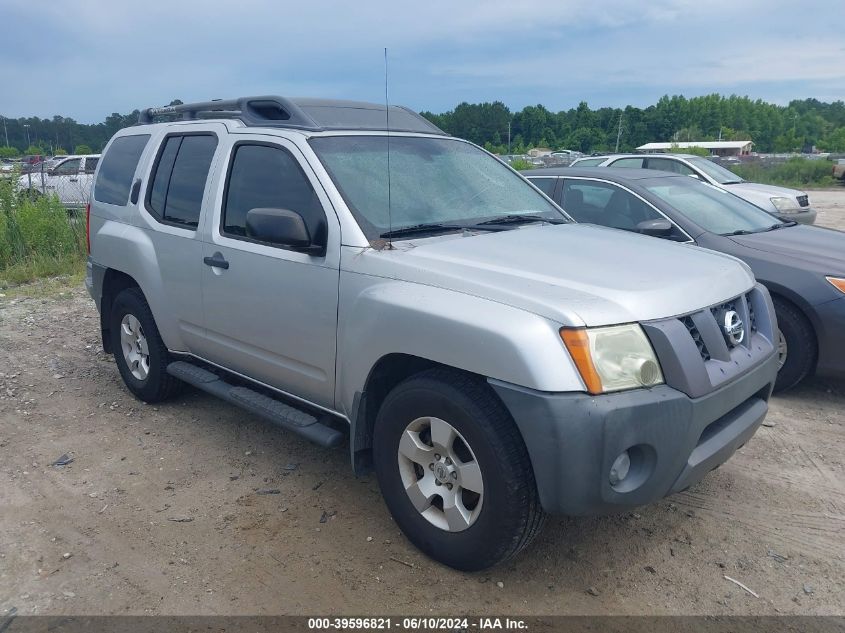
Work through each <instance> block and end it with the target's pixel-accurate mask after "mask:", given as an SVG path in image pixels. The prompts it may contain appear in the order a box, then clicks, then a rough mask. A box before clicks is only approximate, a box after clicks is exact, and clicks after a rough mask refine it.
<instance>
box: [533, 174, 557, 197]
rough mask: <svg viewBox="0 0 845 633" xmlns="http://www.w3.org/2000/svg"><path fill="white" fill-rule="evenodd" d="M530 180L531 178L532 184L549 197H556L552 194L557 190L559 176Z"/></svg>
mask: <svg viewBox="0 0 845 633" xmlns="http://www.w3.org/2000/svg"><path fill="white" fill-rule="evenodd" d="M528 180H530V181H531V184H532V185H534V186H535V187H537V189H539V190H540V191H542V192H543V193H544V194H546V195H547V196H549V198H553V197H554V196H553V195H552V194H554V192H555V184H556V183H557V178H529V179H528Z"/></svg>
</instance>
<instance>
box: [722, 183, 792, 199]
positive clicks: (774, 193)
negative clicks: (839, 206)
mask: <svg viewBox="0 0 845 633" xmlns="http://www.w3.org/2000/svg"><path fill="white" fill-rule="evenodd" d="M719 186H720V187H724V188H725V189H727V190H728V191H730V192H731V193H734V194H736V195H738V196H739V197H740V198H748V199H751V198H750V196H755V197H760V198H765V199H766V201H768V199H769V198H774V197H782V198H793V199H794V198H797V197H798V196H803V195H806V194H805V193H804V192H803V191H798V190H797V189H787V188H786V187H776V186H775V185H761V184H760V183H758V182H737V183H734V184H731V185H719Z"/></svg>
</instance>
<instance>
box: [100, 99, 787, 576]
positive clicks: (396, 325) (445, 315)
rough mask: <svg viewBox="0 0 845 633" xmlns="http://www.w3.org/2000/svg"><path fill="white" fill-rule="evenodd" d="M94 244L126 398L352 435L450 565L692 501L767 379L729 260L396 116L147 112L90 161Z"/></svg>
mask: <svg viewBox="0 0 845 633" xmlns="http://www.w3.org/2000/svg"><path fill="white" fill-rule="evenodd" d="M171 116H179V117H180V119H181V120H174V121H169V122H168V121H165V122H156V121H157V120H159V119H168V118H169V117H171ZM88 229H89V242H90V258H89V263H88V274H87V279H86V283H87V286H88V288H89V290H90V293H91V295H92V297H93V298H94V300H95V301H96V303H97V307H98V309H99V311H100V315H101V319H100V327H101V329H102V338H103V346H104V348H105V350H106V351H107V352H111V353H114V355H115V358H116V361H117V366H118V369H119V371H120V374H121V376H122V377H123V380H124V381H125V383H126V385H127V387H128V388H129V390H130V391H131V392H132V393H133V394H135V395H136V396H137V397H138V398H140V399H142V400H144V401H146V402H158V401H161V400H164V399H165V398H167V397H170V396H173V395H174V394H175V393H176V392H178V391H179V389H180V388H181V387H182V386H183V385H184V384H185V383H188V384H190V385H193V386H194V387H196V388H198V389H201V390H204V391H206V392H209V393H211V394H214V395H215V396H218V397H220V398H222V399H224V400H226V401H228V402H231V403H233V404H235V405H237V406H239V407H243V408H244V409H246V410H248V411H250V412H252V413H255V414H257V415H259V416H262V417H264V418H266V419H268V420H270V421H272V422H274V423H276V424H278V425H280V426H282V427H284V428H285V429H288V430H289V431H292V432H294V433H298V434H300V435H302V436H305V437H307V438H310V439H311V440H314V441H316V442H318V443H319V444H322V445H324V446H327V447H332V446H337V445H339V444H341V443H342V442H347V441H348V444H349V448H350V454H351V459H352V464H353V468H354V471H355V472H356V473H363V472H366V471H367V470H368V469H374V470H375V473H376V476H377V478H378V481H379V484H380V486H381V489H382V491H383V494H384V498H385V500H386V502H387V505H388V507H389V509H390V511H391V513H392V514H393V516H394V518H395V520H396V522H397V524H398V525H399V527H400V528H401V529H402V530H403V531H404V533H405V534H406V535H407V536H408V538H409V539H410V540H411V541H413V543H415V544H416V545H417V546H418V547H419V548H420V549H422V550H423V551H425V552H426V553H427V554H428V555H430V556H431V557H433V558H435V559H437V560H439V561H441V562H443V563H445V564H447V565H450V566H453V567H456V568H459V569H464V570H477V569H483V568H485V567H488V566H490V565H493V564H495V563H498V562H500V561H502V560H505V559H507V558H509V557H511V556H513V555H515V554H516V553H517V552H519V551H520V550H521V549H522V548H523V547H525V546H526V545H527V544H528V543H529V542H530V541H531V539H532V538H533V537H534V536H535V535H536V534H537V533H538V531H539V530H540V527H541V526H542V524H543V519H544V517H545V515H546V513H555V514H570V515H585V514H596V513H606V512H614V511H620V510H624V509H627V508H631V507H633V506H638V505H642V504H645V503H649V502H651V501H654V500H656V499H660V498H662V497H664V496H665V495H668V494H670V493H673V492H676V491H679V490H683V489H684V488H687V487H688V486H690V485H691V484H694V483H695V482H697V481H698V480H700V479H701V478H702V477H703V476H704V475H705V474H706V473H707V472H709V471H710V470H712V469H713V468H715V467H717V466H718V465H720V464H721V463H722V462H724V461H725V460H726V459H728V458H729V457H730V455H731V454H733V452H734V451H735V450H736V449H737V448H739V447H740V446H742V445H743V444H744V443H745V442H746V441H747V440H748V439H749V438H750V437H751V436H752V435H753V434H754V432H755V431H756V429H757V427H758V426H759V425H760V423H761V422H762V420H763V418H764V416H765V414H766V411H767V402H768V398H769V395H770V393H771V390H772V384H773V382H774V379H775V374H776V371H777V361H776V355H775V349H774V347H773V345H772V340H773V332H775V331H776V325H775V322H774V317H773V310H772V304H771V301H770V299H769V295H768V294H767V292H766V290H765V289H764V288H762V287H761V286H759V285H757V284H755V281H754V278H753V276H752V274H751V272H750V270H749V268H748V267H747V266H745V265H744V264H742V263H740V262H739V261H738V260H736V259H734V258H732V257H729V256H725V255H721V254H716V253H712V252H708V251H704V250H699V249H697V248H694V247H689V246H685V245H680V244H673V243H668V242H667V243H664V242H661V241H658V240H651V239H650V238H648V237H644V236H640V235H634V234H630V233H623V232H620V231H613V230H610V229H604V228H599V227H594V226H588V225H578V224H572V223H570V220H569V218H568V217H567V216H566V215H565V214H564V213H563V212H562V211H561V210H560V208H559V207H557V206H555V204H554V203H552V202H551V201H550V200H549V199H548V198H547V197H546V196H545V195H544V194H543V193H541V192H540V190H538V189H537V188H535V187H534V186H533V185H531V184H529V183H528V182H527V181H526V180H525V179H523V178H522V177H521V176H519V175H518V174H517V173H516V172H514V171H513V170H512V169H510V168H509V167H507V166H506V165H504V164H503V163H502V162H501V161H499V160H497V159H496V158H494V157H493V156H492V155H490V154H488V153H487V152H485V151H483V150H481V149H480V148H478V147H476V146H475V145H472V144H471V143H468V142H466V141H462V140H460V139H456V138H451V137H449V136H448V135H446V134H444V133H443V132H442V131H441V130H439V129H437V128H436V127H434V126H433V125H432V124H431V123H429V122H428V121H426V120H425V119H423V118H422V117H420V116H419V115H417V114H415V113H413V112H411V111H409V110H406V109H404V108H400V107H395V106H391V107H390V108H389V109H388V108H385V107H384V106H379V105H372V104H366V103H353V102H346V101H327V100H310V99H286V98H282V97H252V98H241V99H235V100H231V101H212V102H208V103H199V104H186V105H180V106H175V107H168V108H156V109H147V110H144V111H143V112H142V113H141V118H140V124H139V125H137V126H135V127H131V128H128V129H124V130H122V131H120V132H119V133H118V134H116V135H115V136H114V138H113V139H112V140H111V141H110V142H109V144H108V146H107V147H106V150H105V154H104V157H103V160H102V162H101V164H100V167H99V169H98V171H97V174H96V181H95V186H94V195H93V200H92V203H91V205H90V209H89V224H88Z"/></svg>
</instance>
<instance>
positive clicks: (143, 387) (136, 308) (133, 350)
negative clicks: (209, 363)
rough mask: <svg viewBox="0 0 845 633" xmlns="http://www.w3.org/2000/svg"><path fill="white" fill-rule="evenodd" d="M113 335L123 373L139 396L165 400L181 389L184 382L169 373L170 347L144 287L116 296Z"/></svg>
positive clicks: (145, 400)
mask: <svg viewBox="0 0 845 633" xmlns="http://www.w3.org/2000/svg"><path fill="white" fill-rule="evenodd" d="M109 335H110V336H111V348H112V350H113V351H114V360H115V363H116V364H117V368H118V370H119V371H120V376H121V377H122V378H123V382H124V383H126V386H127V387H128V388H129V391H131V392H132V393H133V394H134V395H135V396H136V397H137V398H139V399H140V400H143V401H144V402H149V403H154V402H161V401H162V400H166V399H167V398H170V397H171V396H173V395H175V394H176V393H178V392H179V391H181V388H182V386H183V385H184V383H183V382H182V381H180V380H178V379H177V378H174V377H173V376H171V375H170V374H168V373H167V364H168V363H169V361H170V358H169V354H168V352H167V346H166V345H165V344H164V341H162V340H161V335H159V333H158V327H156V323H155V319H154V318H153V313H152V310H150V306H149V305H148V304H147V300H146V299H145V298H144V293H142V292H141V290H140V288H128V289H126V290H123V291H121V292H120V293H119V294H118V295H117V297H115V299H114V302H113V303H112V309H111V317H110V321H109Z"/></svg>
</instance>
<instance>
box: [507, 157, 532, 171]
mask: <svg viewBox="0 0 845 633" xmlns="http://www.w3.org/2000/svg"><path fill="white" fill-rule="evenodd" d="M511 167H513V168H514V169H515V170H517V171H520V170H523V169H534V163H530V162H528V161H527V160H523V159H521V158H516V159H514V160H512V161H511Z"/></svg>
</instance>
